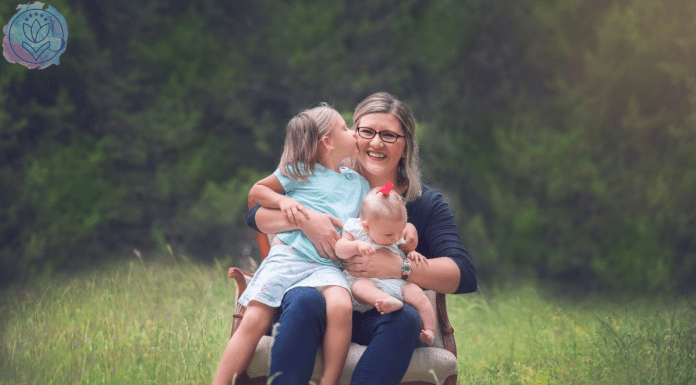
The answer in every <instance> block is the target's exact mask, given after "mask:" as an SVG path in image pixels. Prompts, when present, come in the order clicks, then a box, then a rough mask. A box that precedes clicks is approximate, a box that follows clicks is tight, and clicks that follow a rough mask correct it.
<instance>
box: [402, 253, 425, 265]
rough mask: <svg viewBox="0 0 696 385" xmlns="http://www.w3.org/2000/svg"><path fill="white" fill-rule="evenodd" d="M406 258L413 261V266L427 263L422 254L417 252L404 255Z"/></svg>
mask: <svg viewBox="0 0 696 385" xmlns="http://www.w3.org/2000/svg"><path fill="white" fill-rule="evenodd" d="M406 258H408V259H410V260H411V261H413V262H414V263H415V264H419V263H421V262H423V263H428V259H427V258H425V257H424V256H423V254H421V253H419V252H417V251H412V252H410V253H408V254H407V255H406Z"/></svg>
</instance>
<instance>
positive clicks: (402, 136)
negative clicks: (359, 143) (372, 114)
mask: <svg viewBox="0 0 696 385" xmlns="http://www.w3.org/2000/svg"><path fill="white" fill-rule="evenodd" d="M363 128H366V129H368V130H372V131H373V132H374V134H372V135H371V136H369V137H368V136H364V135H363V134H361V132H363V133H364V132H365V131H362V130H361V129H363ZM355 131H357V132H358V136H360V137H361V138H363V139H372V138H374V137H375V135H379V139H380V140H381V141H382V142H384V143H390V144H391V143H396V142H397V141H398V140H399V138H405V137H406V136H404V135H399V134H397V133H396V132H394V131H389V130H385V131H377V130H375V129H374V128H372V127H358V128H356V129H355ZM382 133H385V134H391V135H395V136H396V139H394V141H393V142H390V141H388V140H385V139H384V137H383V136H382Z"/></svg>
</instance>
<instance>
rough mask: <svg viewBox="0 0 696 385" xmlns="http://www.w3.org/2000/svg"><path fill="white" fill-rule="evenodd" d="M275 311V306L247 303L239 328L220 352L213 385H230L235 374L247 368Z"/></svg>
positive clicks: (254, 302)
mask: <svg viewBox="0 0 696 385" xmlns="http://www.w3.org/2000/svg"><path fill="white" fill-rule="evenodd" d="M275 312H276V308H274V307H270V306H268V305H264V304H262V303H261V302H258V301H251V302H250V303H249V305H248V306H247V309H246V312H245V313H244V317H243V318H242V322H241V323H240V324H239V328H238V329H237V331H236V332H234V334H233V335H232V338H230V342H228V343H227V348H225V352H224V353H223V354H222V360H220V366H218V369H217V372H216V373H215V380H213V385H230V384H231V383H232V378H234V376H235V374H236V375H237V376H239V374H241V373H242V372H244V371H245V370H246V369H247V367H248V366H249V364H250V363H251V359H252V358H253V357H254V352H255V351H256V345H258V343H259V340H260V339H261V337H263V335H264V334H265V333H266V331H268V328H269V327H270V326H271V321H272V320H273V316H274V315H275Z"/></svg>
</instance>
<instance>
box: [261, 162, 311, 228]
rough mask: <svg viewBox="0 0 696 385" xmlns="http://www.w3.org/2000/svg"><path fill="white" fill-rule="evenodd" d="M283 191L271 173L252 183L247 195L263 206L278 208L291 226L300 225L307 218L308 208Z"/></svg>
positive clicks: (276, 178)
mask: <svg viewBox="0 0 696 385" xmlns="http://www.w3.org/2000/svg"><path fill="white" fill-rule="evenodd" d="M284 192H285V189H284V188H283V185H282V184H281V183H280V181H279V180H278V177H276V176H275V175H273V174H271V175H269V176H267V177H265V178H264V179H261V180H260V181H258V182H256V183H254V186H252V187H251V190H250V191H249V197H250V198H251V199H253V200H254V201H255V202H256V203H258V204H259V205H261V206H263V207H267V208H269V209H280V211H281V212H282V213H283V215H284V217H285V218H286V219H287V220H288V222H289V223H290V224H291V225H293V226H297V225H300V224H301V223H302V222H303V221H304V220H305V219H309V209H308V208H307V207H305V205H303V204H302V203H300V202H298V201H296V200H295V199H292V198H289V197H287V196H285V195H283V194H282V193H284ZM300 214H303V215H300Z"/></svg>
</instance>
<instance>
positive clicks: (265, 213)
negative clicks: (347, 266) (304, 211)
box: [247, 207, 343, 260]
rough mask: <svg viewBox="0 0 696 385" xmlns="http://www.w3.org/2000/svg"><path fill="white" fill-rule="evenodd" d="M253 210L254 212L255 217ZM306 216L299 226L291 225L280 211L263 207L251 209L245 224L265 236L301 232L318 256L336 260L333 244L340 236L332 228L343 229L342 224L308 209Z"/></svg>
mask: <svg viewBox="0 0 696 385" xmlns="http://www.w3.org/2000/svg"><path fill="white" fill-rule="evenodd" d="M254 210H256V211H255V215H254ZM308 214H309V215H308V219H307V220H306V221H302V224H301V225H298V224H295V225H293V224H292V223H290V221H289V220H288V219H287V218H286V217H285V216H284V215H283V213H282V212H281V211H280V210H277V209H267V208H265V207H259V208H252V210H251V211H250V212H249V216H248V217H247V223H248V224H249V226H251V227H255V228H256V229H257V230H259V231H261V232H262V233H266V234H276V233H282V232H286V231H294V230H301V231H302V233H304V235H305V236H306V237H307V238H308V239H309V240H310V242H312V243H313V244H314V247H315V248H316V249H317V252H318V253H319V255H320V256H322V257H324V258H330V259H332V260H336V258H337V257H336V253H335V252H334V244H335V243H336V241H337V240H339V239H340V238H341V236H340V235H339V234H338V232H337V231H336V228H335V227H334V226H337V227H339V228H343V222H341V220H340V219H338V218H336V217H334V216H332V215H329V214H326V213H320V212H316V211H313V210H309V209H308ZM254 225H255V226H254Z"/></svg>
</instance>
